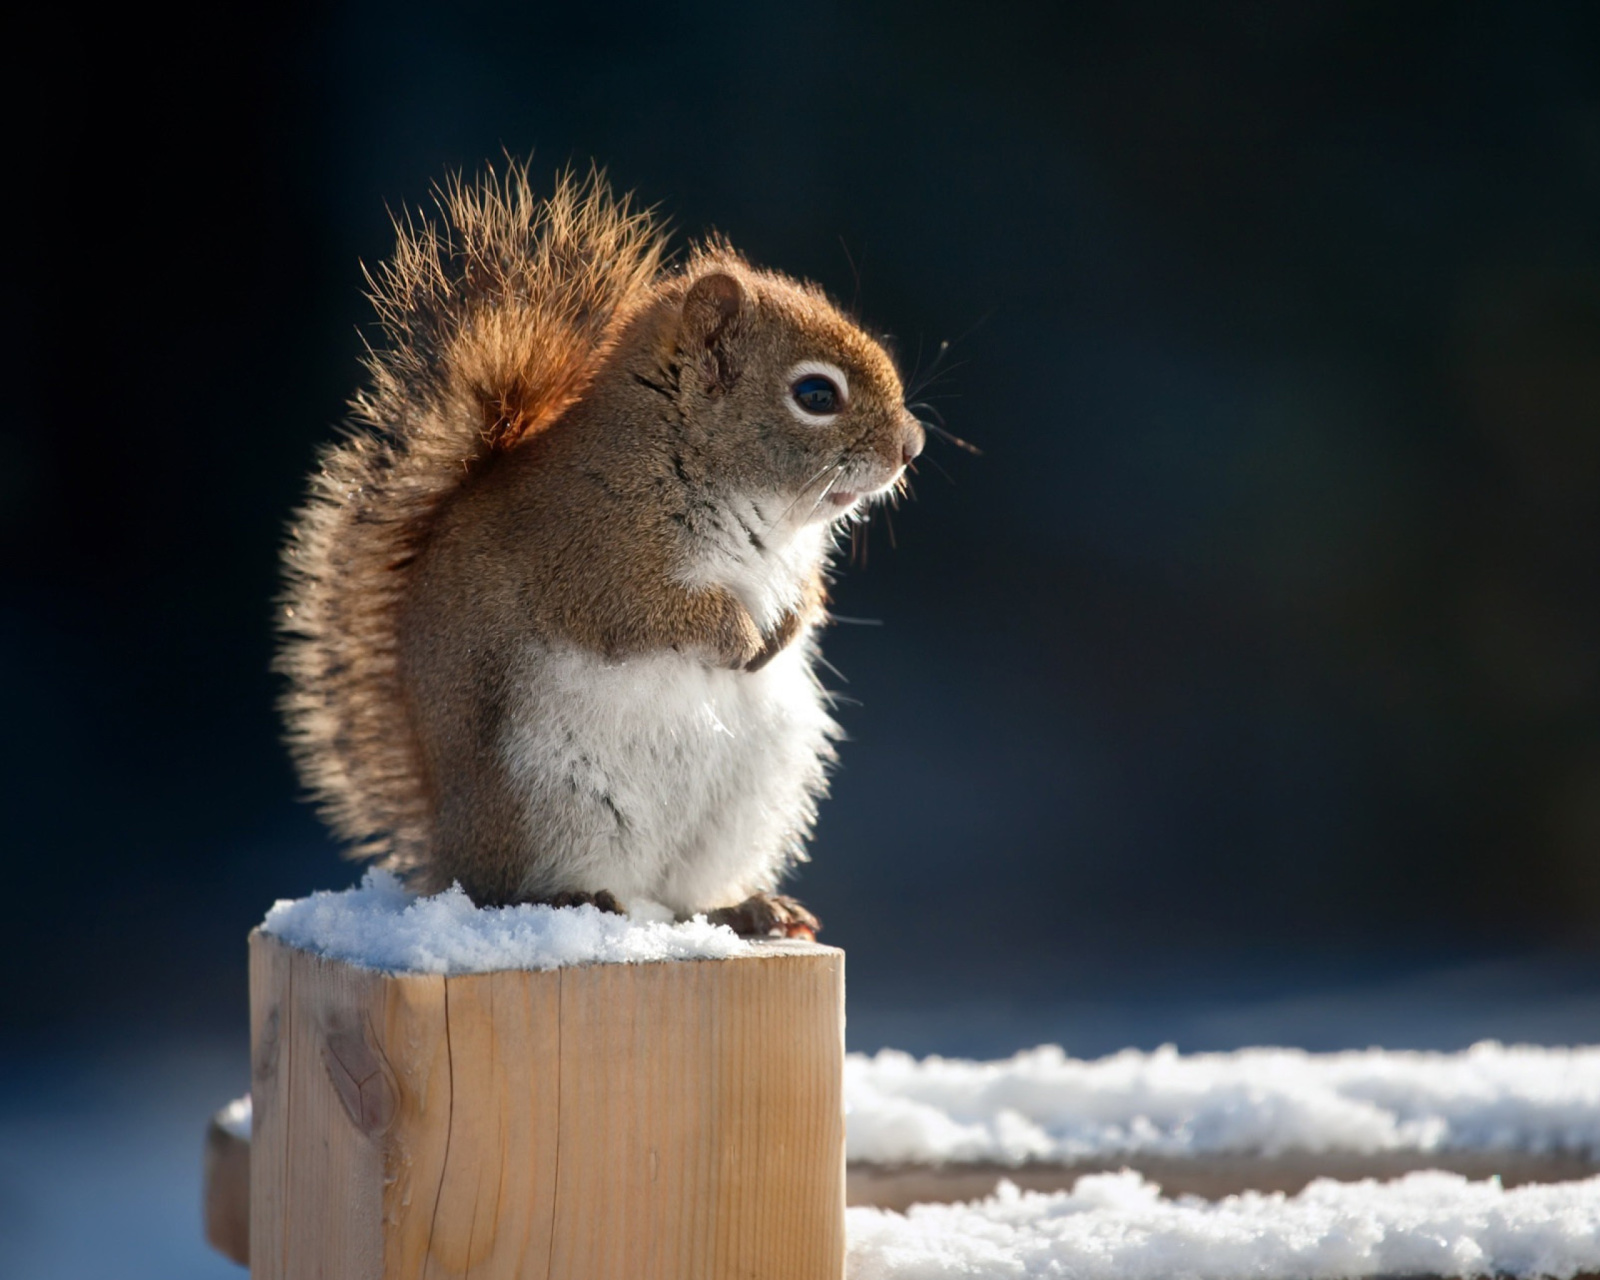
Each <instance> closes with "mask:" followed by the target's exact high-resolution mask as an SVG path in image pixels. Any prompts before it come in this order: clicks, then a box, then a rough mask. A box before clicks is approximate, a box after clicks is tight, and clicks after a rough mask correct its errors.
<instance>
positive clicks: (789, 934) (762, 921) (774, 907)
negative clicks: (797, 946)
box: [706, 893, 822, 942]
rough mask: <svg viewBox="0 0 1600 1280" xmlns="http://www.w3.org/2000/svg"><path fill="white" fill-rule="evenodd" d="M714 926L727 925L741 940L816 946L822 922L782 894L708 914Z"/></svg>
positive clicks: (760, 896) (754, 897)
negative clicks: (784, 940) (780, 940)
mask: <svg viewBox="0 0 1600 1280" xmlns="http://www.w3.org/2000/svg"><path fill="white" fill-rule="evenodd" d="M706 919H707V920H709V921H711V923H712V924H725V925H727V926H728V927H729V928H730V929H732V930H733V931H734V932H735V933H737V934H738V935H739V936H740V937H741V938H801V939H804V940H805V941H807V942H815V941H816V937H817V931H818V930H819V929H821V928H822V921H820V920H818V919H817V917H816V916H814V915H812V914H811V912H810V911H808V910H806V908H805V907H804V906H802V905H801V904H800V902H799V900H798V899H796V898H791V897H789V896H788V895H787V894H782V893H757V894H753V895H751V896H750V897H748V898H746V899H745V900H744V901H743V902H741V903H739V905H738V906H736V907H718V908H717V909H716V910H715V911H708V912H707V913H706Z"/></svg>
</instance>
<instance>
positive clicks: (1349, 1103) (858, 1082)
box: [845, 1041, 1600, 1164]
mask: <svg viewBox="0 0 1600 1280" xmlns="http://www.w3.org/2000/svg"><path fill="white" fill-rule="evenodd" d="M845 1101H846V1106H847V1108H848V1111H849V1118H850V1120H849V1138H848V1141H849V1154H850V1159H852V1160H866V1161H876V1162H880V1163H886V1164H899V1163H910V1164H936V1163H940V1162H942V1161H950V1160H962V1161H996V1162H1000V1163H1005V1164H1019V1163H1022V1162H1023V1161H1027V1160H1041V1161H1072V1160H1082V1159H1087V1158H1097V1157H1098V1158H1105V1157H1116V1156H1130V1155H1134V1154H1142V1155H1162V1156H1202V1155H1206V1154H1211V1153H1220V1152H1240V1153H1243V1152H1250V1153H1260V1154H1265V1155H1274V1154H1278V1153H1281V1152H1284V1151H1290V1150H1298V1151H1313V1152H1315V1151H1353V1152H1368V1153H1369V1152H1377V1151H1399V1150H1413V1151H1438V1150H1444V1149H1449V1148H1474V1149H1496V1150H1500V1149H1514V1150H1522V1151H1533V1152H1539V1151H1554V1150H1565V1151H1576V1152H1581V1153H1587V1154H1590V1155H1600V1047H1588V1048H1574V1049H1561V1048H1538V1047H1533V1046H1528V1045H1517V1046H1511V1047H1507V1046H1504V1045H1501V1044H1498V1043H1496V1042H1494V1041H1484V1042H1482V1043H1479V1044H1476V1045H1473V1046H1472V1047H1471V1048H1470V1049H1467V1050H1466V1051H1464V1052H1461V1053H1421V1052H1391V1051H1385V1050H1382V1049H1368V1050H1364V1051H1361V1052H1350V1053H1329V1054H1313V1053H1306V1052H1304V1051H1302V1050H1298V1049H1242V1050H1239V1051H1237V1052H1235V1053H1205V1054H1190V1055H1180V1054H1179V1053H1178V1052H1177V1051H1176V1050H1175V1049H1174V1048H1173V1047H1172V1046H1170V1045H1168V1046H1165V1047H1163V1048H1161V1049H1158V1050H1156V1051H1155V1052H1153V1053H1141V1052H1138V1051H1137V1050H1132V1049H1129V1050H1125V1051H1123V1052H1121V1053H1116V1054H1112V1055H1110V1056H1109V1057H1105V1058H1100V1059H1098V1060H1095V1061H1083V1060H1080V1059H1076V1058H1070V1057H1068V1056H1067V1055H1066V1053H1065V1052H1064V1051H1063V1050H1062V1049H1061V1048H1059V1047H1058V1046H1055V1045H1046V1046H1043V1047H1040V1048H1036V1049H1029V1050H1025V1051H1024V1052H1022V1053H1019V1054H1016V1055H1015V1056H1014V1057H1011V1058H1005V1059H1001V1060H999V1061H996V1062H971V1061H966V1060H962V1059H947V1058H939V1057H930V1058H924V1059H921V1060H920V1061H919V1060H918V1059H915V1058H913V1057H911V1056H910V1055H909V1054H905V1053H900V1052H897V1051H895V1050H891V1049H885V1050H883V1051H881V1052H879V1053H877V1054H875V1055H873V1056H871V1057H867V1056H864V1055H862V1054H851V1055H850V1056H849V1057H848V1059H847V1060H846V1064H845Z"/></svg>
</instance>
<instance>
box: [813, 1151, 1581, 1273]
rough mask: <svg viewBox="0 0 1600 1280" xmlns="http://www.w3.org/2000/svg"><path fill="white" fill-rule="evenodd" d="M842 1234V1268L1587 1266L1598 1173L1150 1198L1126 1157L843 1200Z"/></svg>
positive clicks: (1457, 1269) (1417, 1176) (1152, 1190)
mask: <svg viewBox="0 0 1600 1280" xmlns="http://www.w3.org/2000/svg"><path fill="white" fill-rule="evenodd" d="M846 1235H847V1239H848V1246H847V1247H848V1255H847V1261H846V1266H845V1273H846V1275H847V1276H848V1277H849V1280H956V1277H960V1278H961V1280H1026V1278H1028V1277H1035V1276H1037V1277H1071V1280H1100V1278H1101V1277H1104V1280H1146V1278H1147V1277H1148V1278H1149V1280H1157V1278H1160V1280H1170V1278H1174V1277H1178V1278H1182V1277H1207V1276H1210V1277H1241V1278H1243V1277H1249V1280H1280V1278H1281V1280H1334V1278H1335V1277H1353V1276H1375V1275H1382V1276H1401V1275H1419V1274H1432V1275H1440V1276H1488V1275H1495V1276H1515V1277H1525V1276H1555V1277H1562V1278H1563V1280H1566V1278H1568V1277H1571V1276H1573V1275H1575V1274H1577V1273H1578V1272H1581V1271H1595V1270H1597V1269H1600V1178H1590V1179H1588V1180H1587V1181H1585V1182H1565V1183H1552V1184H1546V1185H1542V1186H1541V1185H1530V1186H1524V1187H1516V1188H1514V1189H1512V1190H1509V1191H1507V1190H1505V1189H1504V1188H1502V1187H1501V1185H1500V1183H1499V1181H1498V1180H1497V1179H1489V1180H1488V1181H1485V1182H1469V1181H1467V1180H1466V1179H1465V1178H1462V1177H1459V1176H1457V1175H1455V1174H1449V1173H1412V1174H1408V1175H1407V1176H1406V1177H1404V1178H1399V1179H1396V1180H1395V1181H1392V1182H1387V1183H1380V1182H1375V1181H1370V1180H1369V1181H1366V1182H1332V1181H1328V1180H1319V1181H1316V1182H1313V1183H1312V1184H1311V1185H1310V1186H1308V1187H1307V1188H1306V1189H1305V1190H1304V1191H1302V1192H1300V1193H1299V1194H1298V1195H1295V1196H1285V1195H1283V1194H1281V1193H1276V1194H1270V1195H1266V1194H1262V1193H1260V1192H1247V1193H1245V1194H1244V1195H1239V1196H1229V1197H1228V1198H1227V1199H1225V1200H1220V1201H1217V1202H1216V1203H1210V1202H1207V1201H1204V1200H1198V1199H1195V1198H1193V1197H1185V1198H1183V1199H1181V1200H1176V1201H1174V1200H1163V1199H1162V1198H1161V1196H1160V1188H1159V1187H1157V1186H1156V1185H1155V1184H1154V1183H1151V1182H1147V1181H1145V1180H1144V1179H1142V1178H1141V1177H1140V1176H1139V1175H1138V1174H1136V1173H1130V1172H1128V1171H1126V1170H1125V1171H1123V1172H1122V1173H1109V1174H1090V1175H1086V1176H1084V1177H1082V1178H1080V1179H1078V1181H1077V1184H1076V1185H1075V1186H1074V1187H1073V1189H1072V1190H1071V1191H1058V1192H1054V1193H1052V1194H1043V1193H1039V1192H1022V1191H1018V1190H1017V1188H1016V1187H1015V1186H1014V1185H1012V1184H1011V1183H1002V1184H1001V1185H1000V1187H999V1188H998V1189H997V1190H996V1192H995V1194H994V1195H993V1196H991V1197H990V1198H989V1199H987V1200H980V1201H975V1202H973V1203H970V1204H954V1205H914V1206H912V1208H911V1209H910V1211H909V1212H907V1213H905V1214H899V1213H893V1212H890V1211H887V1210H883V1209H850V1210H848V1211H847V1218H846Z"/></svg>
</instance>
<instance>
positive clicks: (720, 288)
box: [679, 271, 745, 395]
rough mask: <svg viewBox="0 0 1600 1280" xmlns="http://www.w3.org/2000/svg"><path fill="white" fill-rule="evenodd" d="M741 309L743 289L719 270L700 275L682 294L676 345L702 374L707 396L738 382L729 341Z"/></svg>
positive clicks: (725, 389) (719, 392)
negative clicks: (681, 325) (680, 320)
mask: <svg viewBox="0 0 1600 1280" xmlns="http://www.w3.org/2000/svg"><path fill="white" fill-rule="evenodd" d="M744 308H745V293H744V286H743V285H741V284H740V283H739V282H738V281H737V280H735V279H734V278H733V277H732V276H730V275H728V274H727V273H726V272H722V271H713V272H712V273H711V274H710V275H704V276H701V277H700V278H699V279H698V280H696V281H695V282H694V284H692V285H691V286H690V287H689V292H688V293H686V294H685V295H684V298H683V328H682V332H681V336H680V340H679V345H680V347H681V348H682V350H683V351H684V354H685V355H686V356H687V357H688V359H689V362H690V363H691V364H692V365H694V366H695V367H697V368H699V369H700V371H701V373H702V374H703V375H704V377H705V384H706V393H707V394H708V395H720V394H722V393H723V392H725V391H731V390H732V389H733V384H734V383H735V382H737V381H738V378H739V371H738V369H737V368H736V367H735V365H734V360H733V350H732V348H733V342H732V339H733V336H734V334H735V332H736V331H737V329H738V321H739V317H740V316H741V315H742V314H743V312H744Z"/></svg>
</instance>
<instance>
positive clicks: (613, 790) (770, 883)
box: [503, 637, 836, 914]
mask: <svg viewBox="0 0 1600 1280" xmlns="http://www.w3.org/2000/svg"><path fill="white" fill-rule="evenodd" d="M517 685H518V688H517V694H516V698H515V701H514V706H515V710H514V712H513V715H512V717H511V721H510V723H509V726H508V728H507V731H506V734H505V737H504V740H503V750H504V759H505V763H506V766H507V768H508V771H509V772H510V774H511V775H512V778H513V779H514V782H515V784H516V786H517V790H518V792H519V795H520V798H521V800H522V803H523V804H524V805H525V806H526V809H525V814H526V821H527V823H528V830H529V837H530V840H531V841H533V842H535V843H536V845H537V847H538V848H539V850H540V853H541V856H540V857H538V858H537V859H534V860H533V861H532V865H533V867H534V871H533V872H531V873H530V882H529V883H528V884H527V885H526V886H525V889H526V891H527V892H528V893H530V894H531V895H534V896H538V895H542V894H546V893H551V892H557V891H560V890H572V889H584V890H588V891H590V892H594V891H596V890H599V889H609V890H610V891H611V892H612V893H614V894H616V895H617V896H618V898H620V899H621V900H622V901H623V902H624V903H625V904H631V903H636V902H638V901H639V900H641V899H644V900H649V901H653V902H658V903H662V904H664V905H665V906H667V907H670V908H671V909H672V910H673V911H675V912H677V913H680V914H682V913H687V912H691V911H702V910H706V909H708V908H710V907H716V906H723V905H731V904H733V903H736V902H739V901H742V900H743V899H744V898H746V897H748V896H749V895H750V894H751V893H754V892H756V891H759V890H770V889H772V888H774V887H775V886H776V883H777V879H778V877H779V876H780V875H781V874H782V872H783V870H784V869H785V867H786V866H787V865H788V864H789V862H790V861H791V860H792V859H793V858H795V857H796V856H798V855H799V854H800V851H801V848H802V841H803V839H804V837H805V835H806V833H807V832H808V831H809V828H810V826H811V822H812V819H813V818H814V816H815V811H816V800H817V797H818V796H819V795H820V793H821V791H822V788H823V785H824V770H825V768H826V764H827V762H828V760H830V759H831V756H832V748H831V738H832V737H833V736H834V734H835V733H836V728H835V726H834V724H833V722H832V720H831V719H830V717H829V716H828V713H827V710H826V704H825V694H824V693H823V691H822V689H821V688H820V686H819V685H818V684H817V681H816V679H815V677H814V676H813V675H812V672H811V646H810V641H809V638H807V637H802V638H800V639H798V640H796V641H795V642H794V643H793V644H791V645H790V646H789V647H788V648H786V649H785V650H784V651H783V652H782V653H780V654H778V655H777V656H776V657H775V658H774V659H773V660H772V661H771V662H770V663H768V664H767V665H766V666H765V667H763V668H762V669H761V670H760V671H756V672H745V671H731V670H725V669H721V668H716V667H710V666H708V665H707V664H706V662H705V660H704V659H703V658H702V657H700V656H698V655H692V654H683V653H677V652H670V651H665V652H661V653H657V654H651V655H648V656H644V657H637V658H630V659H627V660H625V661H617V662H612V661H607V660H606V659H605V658H602V657H600V656H598V655H596V654H593V653H590V652H587V651H585V650H580V649H577V648H572V647H547V646H544V645H540V646H537V647H535V648H531V649H530V650H529V651H528V653H527V655H526V661H525V663H524V665H523V667H522V670H521V671H520V673H519V675H518V680H517Z"/></svg>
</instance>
